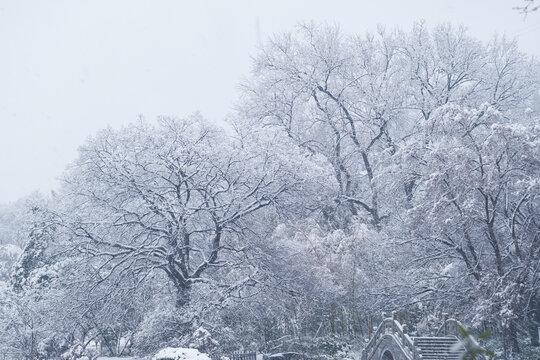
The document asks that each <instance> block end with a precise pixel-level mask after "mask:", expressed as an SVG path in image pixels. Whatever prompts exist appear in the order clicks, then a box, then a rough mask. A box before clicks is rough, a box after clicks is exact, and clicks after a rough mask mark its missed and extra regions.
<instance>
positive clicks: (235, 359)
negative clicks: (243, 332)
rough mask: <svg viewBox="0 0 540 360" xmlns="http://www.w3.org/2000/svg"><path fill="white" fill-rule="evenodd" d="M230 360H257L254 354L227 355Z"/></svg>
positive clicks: (237, 353)
mask: <svg viewBox="0 0 540 360" xmlns="http://www.w3.org/2000/svg"><path fill="white" fill-rule="evenodd" d="M227 357H228V358H229V359H230V360H257V353H256V352H234V353H232V354H229V355H227Z"/></svg>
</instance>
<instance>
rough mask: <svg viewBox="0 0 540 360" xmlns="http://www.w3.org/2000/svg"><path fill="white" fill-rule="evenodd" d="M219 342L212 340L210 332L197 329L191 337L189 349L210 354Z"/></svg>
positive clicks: (201, 328)
mask: <svg viewBox="0 0 540 360" xmlns="http://www.w3.org/2000/svg"><path fill="white" fill-rule="evenodd" d="M218 346H219V342H217V341H216V340H214V339H213V338H212V336H211V335H210V332H208V330H206V329H205V328H203V327H199V328H198V329H197V330H195V332H194V333H193V335H192V336H191V339H190V343H189V347H190V348H194V349H197V350H199V351H201V352H203V353H207V354H211V353H213V352H214V351H215V350H216V349H217V347H218Z"/></svg>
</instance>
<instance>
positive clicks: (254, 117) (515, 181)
mask: <svg viewBox="0 0 540 360" xmlns="http://www.w3.org/2000/svg"><path fill="white" fill-rule="evenodd" d="M539 70H540V67H539V64H538V62H537V61H535V60H534V59H532V58H530V57H528V56H527V55H525V54H523V53H521V52H520V51H519V50H518V48H517V45H516V43H515V42H514V41H509V40H507V39H505V38H494V39H493V40H492V41H491V42H489V43H482V42H479V41H477V40H475V39H474V38H471V37H470V36H469V35H468V34H467V32H466V31H465V30H464V29H462V28H452V27H450V26H447V25H442V26H438V27H436V28H434V29H431V30H430V29H427V28H426V27H425V26H424V25H423V24H418V25H416V26H415V27H414V28H413V29H412V30H411V31H409V32H403V31H398V30H396V31H385V30H384V29H382V28H381V29H379V30H378V31H377V32H375V33H370V34H366V35H364V36H358V35H348V34H343V33H342V32H341V31H340V30H339V29H338V28H337V27H329V26H320V25H316V24H308V25H300V26H298V28H297V29H295V31H294V32H293V33H290V34H283V35H280V36H276V37H273V38H271V39H269V40H268V41H267V42H266V44H265V46H264V47H263V48H262V49H261V50H260V52H259V53H258V55H257V56H256V57H255V59H254V64H253V71H252V74H251V76H250V77H249V79H248V80H247V81H245V82H244V83H242V86H241V96H240V100H239V103H238V106H237V108H236V109H237V110H236V112H235V113H234V116H231V118H230V119H229V121H228V123H227V125H226V126H225V127H224V128H220V127H218V126H216V125H214V124H210V123H208V122H207V121H205V120H204V119H203V118H202V117H201V116H200V115H193V116H190V117H187V118H166V117H164V118H160V119H158V120H157V121H156V122H155V123H154V122H153V123H148V122H138V123H134V124H131V125H129V126H126V127H124V128H122V129H118V130H113V129H106V130H103V131H101V132H100V133H98V134H97V135H95V136H94V137H92V138H91V139H89V140H88V141H87V142H86V143H85V144H84V145H82V146H81V148H80V152H79V157H78V158H77V159H76V160H75V161H74V162H73V163H72V164H71V165H70V166H69V167H68V168H67V169H66V172H65V174H64V176H63V185H62V188H61V189H60V190H59V191H58V192H57V193H54V194H53V195H52V196H51V197H40V196H37V195H36V196H33V197H31V198H29V199H26V200H24V201H21V202H19V203H16V204H14V205H12V206H11V207H9V208H7V207H6V208H3V209H2V213H3V214H4V215H5V216H0V219H2V222H3V232H4V235H3V237H5V239H4V240H3V242H4V243H10V244H19V245H20V246H21V247H22V253H21V254H20V256H18V258H16V260H15V257H14V256H11V257H9V256H6V257H5V259H4V264H11V263H13V266H9V267H10V269H11V270H10V272H9V275H8V274H7V270H5V271H4V273H6V274H4V276H2V273H1V272H0V280H2V284H3V285H2V287H3V291H2V293H1V295H0V324H1V325H0V339H1V340H0V347H4V348H8V349H11V350H10V351H16V352H19V353H20V354H22V355H21V356H24V357H25V358H27V359H38V358H39V359H53V358H59V357H61V356H64V358H79V357H81V356H89V357H92V356H94V355H95V350H96V346H98V345H99V346H100V347H102V348H103V349H106V351H107V352H108V353H110V354H113V355H125V354H139V355H145V354H151V353H153V352H155V351H156V350H158V349H159V348H162V347H164V346H186V347H187V346H191V347H197V348H199V349H201V351H204V352H208V353H210V354H226V353H228V352H231V351H235V350H239V349H249V350H259V351H263V352H268V353H269V352H278V351H284V350H294V351H301V352H306V353H310V354H317V355H319V356H321V357H328V358H332V357H338V358H343V357H345V356H349V355H346V353H347V352H351V351H352V352H354V351H355V350H358V348H356V349H355V348H354V346H353V348H351V345H357V346H358V347H360V346H361V344H362V343H363V341H364V339H366V338H367V337H368V336H369V334H370V331H371V327H372V326H374V325H376V324H377V322H378V321H379V320H380V314H381V312H382V311H398V312H399V317H400V319H401V321H403V322H406V323H408V325H409V327H410V328H411V329H412V331H413V332H414V331H417V332H419V333H423V334H426V333H429V332H431V331H433V330H435V329H436V328H437V327H438V326H439V325H440V324H441V323H442V320H443V318H444V315H443V314H445V313H448V314H451V315H452V316H453V317H456V318H458V319H460V320H461V321H462V322H464V323H465V324H467V325H468V326H469V327H471V328H472V329H473V330H474V329H476V330H479V331H480V330H482V331H483V330H486V329H488V330H491V331H492V332H493V333H494V335H493V337H492V341H493V344H492V346H493V347H494V348H495V350H497V351H500V352H501V353H502V354H503V356H506V357H507V358H511V356H514V355H516V354H518V353H519V352H520V350H521V349H522V348H523V347H526V346H533V347H536V346H539V340H538V326H539V324H540V309H539V301H540V294H539V291H538V289H539V266H540V261H539V260H540V250H539V242H540V240H539V237H540V231H539V230H540V214H539V211H538V210H539V205H540V204H539V201H540V196H539V195H540V138H539V135H540V123H539V119H540V96H539V85H540V77H539V75H540V72H539ZM14 214H16V216H15V215H14ZM10 251H11V254H13V251H14V250H13V248H11V250H10ZM17 255H18V254H17ZM0 259H2V258H1V257H0ZM4 268H6V269H7V265H6V266H4V267H0V269H4Z"/></svg>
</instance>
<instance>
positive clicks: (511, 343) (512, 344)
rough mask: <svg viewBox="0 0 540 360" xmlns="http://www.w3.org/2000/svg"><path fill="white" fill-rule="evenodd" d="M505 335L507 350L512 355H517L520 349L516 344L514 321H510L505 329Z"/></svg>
mask: <svg viewBox="0 0 540 360" xmlns="http://www.w3.org/2000/svg"><path fill="white" fill-rule="evenodd" d="M505 333H506V336H505V337H506V341H507V344H508V346H507V347H508V348H509V349H510V350H511V352H512V353H513V354H519V353H520V348H519V343H518V337H517V329H516V325H515V321H514V320H510V325H509V326H508V327H507V328H506V329H505Z"/></svg>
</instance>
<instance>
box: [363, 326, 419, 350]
mask: <svg viewBox="0 0 540 360" xmlns="http://www.w3.org/2000/svg"><path fill="white" fill-rule="evenodd" d="M385 335H390V336H392V338H393V340H394V341H395V342H396V344H397V345H398V346H399V347H401V349H402V350H403V352H404V353H405V355H406V356H407V357H409V358H410V359H414V358H415V355H416V353H415V351H416V350H415V347H414V343H413V341H412V339H411V338H410V337H409V335H407V325H401V324H400V323H399V322H398V321H397V320H395V319H394V318H393V317H387V318H385V319H384V320H383V321H382V323H381V324H380V325H379V327H378V328H377V330H376V331H375V334H374V335H373V337H372V338H371V339H370V340H369V342H368V344H367V345H366V347H365V348H364V350H363V351H362V360H370V359H371V357H372V356H373V354H374V353H375V351H376V349H377V346H378V343H379V341H380V340H381V339H382V337H383V336H385Z"/></svg>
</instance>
